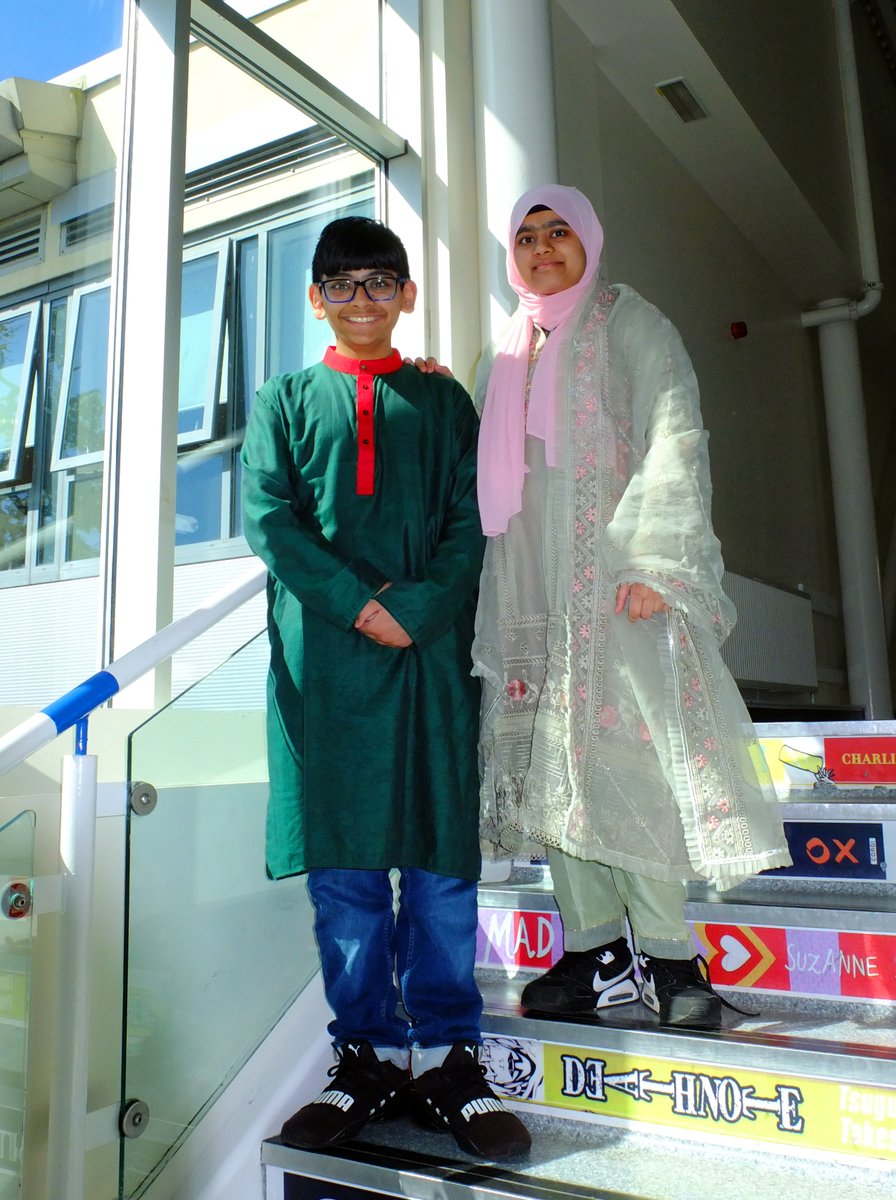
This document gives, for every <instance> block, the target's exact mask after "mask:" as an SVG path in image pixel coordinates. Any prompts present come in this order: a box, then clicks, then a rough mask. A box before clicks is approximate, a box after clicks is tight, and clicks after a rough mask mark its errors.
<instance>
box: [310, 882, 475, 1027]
mask: <svg viewBox="0 0 896 1200" xmlns="http://www.w3.org/2000/svg"><path fill="white" fill-rule="evenodd" d="M308 891H309V893H310V895H311V902H312V904H313V905H314V913H315V921H314V932H315V934H316V936H317V944H318V947H319V949H320V961H321V970H322V972H323V977H324V991H325V992H326V996H327V1001H328V1003H329V1005H330V1007H331V1008H332V1010H333V1012H334V1014H335V1020H333V1021H331V1022H330V1024H329V1026H328V1029H329V1031H330V1034H331V1035H332V1037H333V1040H334V1042H336V1043H341V1042H347V1041H354V1040H360V1039H364V1040H365V1041H368V1042H370V1043H371V1045H373V1046H398V1047H402V1048H404V1047H406V1046H412V1047H419V1048H422V1049H430V1048H432V1047H433V1046H450V1045H452V1044H453V1043H454V1042H460V1041H473V1042H478V1041H480V1040H481V1035H480V1030H479V1021H480V1018H481V1016H482V997H481V996H480V994H479V988H478V987H477V986H476V981H475V979H474V977H473V967H474V964H475V960H476V928H477V921H478V918H477V907H476V884H475V883H473V882H471V881H470V880H467V879H454V878H451V877H449V876H447V875H435V874H433V873H432V872H430V871H423V870H420V869H419V868H417V867H402V868H401V890H400V902H399V906H398V912H397V915H396V913H395V912H394V908H393V896H392V884H391V881H390V879H389V872H388V871H367V870H337V869H331V868H327V869H322V870H312V871H309V872H308ZM396 977H397V981H398V987H396ZM399 1003H401V1004H402V1005H403V1008H404V1012H405V1013H406V1014H407V1018H405V1017H403V1016H399V1014H398V1011H397V1010H398V1005H399ZM408 1022H410V1024H409V1023H408Z"/></svg>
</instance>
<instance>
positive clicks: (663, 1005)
mask: <svg viewBox="0 0 896 1200" xmlns="http://www.w3.org/2000/svg"><path fill="white" fill-rule="evenodd" d="M638 967H639V969H640V972H641V999H642V1000H643V1001H644V1003H645V1004H646V1005H647V1007H648V1008H652V1009H653V1011H654V1012H655V1013H657V1014H658V1015H659V1018H660V1024H662V1025H679V1026H683V1027H684V1028H687V1029H710V1030H717V1029H721V1028H722V1004H723V1001H722V998H721V997H720V996H717V995H716V993H715V992H714V991H713V987H712V984H711V982H710V980H709V970H708V968H707V965H706V960H705V959H704V958H702V957H701V956H700V955H697V957H696V958H681V959H679V958H656V957H654V955H652V954H639V955H638ZM737 1011H740V1010H737Z"/></svg>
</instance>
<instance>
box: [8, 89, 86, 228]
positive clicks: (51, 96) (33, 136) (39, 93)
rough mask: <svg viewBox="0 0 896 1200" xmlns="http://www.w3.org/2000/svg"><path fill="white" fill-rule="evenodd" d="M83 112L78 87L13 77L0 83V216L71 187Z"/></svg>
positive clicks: (45, 201)
mask: <svg viewBox="0 0 896 1200" xmlns="http://www.w3.org/2000/svg"><path fill="white" fill-rule="evenodd" d="M83 112H84V96H83V93H82V92H81V91H79V90H78V89H77V88H70V87H63V86H62V85H61V84H57V83H40V82H37V81H35V80H33V79H20V78H18V77H17V76H16V77H13V78H11V79H6V80H4V81H3V82H2V83H0V219H2V218H4V217H12V216H16V215H17V214H18V213H21V212H26V211H27V210H28V209H31V208H35V207H37V206H38V205H41V204H46V203H48V201H50V200H52V199H53V197H54V196H58V195H59V194H60V193H61V192H66V191H68V190H69V188H71V187H73V186H74V184H75V183H76V182H77V169H76V163H75V155H76V150H77V145H78V140H79V139H80V137H81V122H82V117H83Z"/></svg>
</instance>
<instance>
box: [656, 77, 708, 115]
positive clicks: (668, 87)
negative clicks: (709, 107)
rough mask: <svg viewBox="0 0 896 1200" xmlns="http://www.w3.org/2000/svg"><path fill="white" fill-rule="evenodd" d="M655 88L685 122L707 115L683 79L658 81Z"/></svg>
mask: <svg viewBox="0 0 896 1200" xmlns="http://www.w3.org/2000/svg"><path fill="white" fill-rule="evenodd" d="M656 90H657V91H658V92H659V94H660V95H661V96H662V97H663V99H664V100H666V101H667V102H668V104H669V105H671V107H672V108H673V109H674V111H675V114H676V116H678V117H680V119H681V120H682V121H684V123H685V124H688V123H689V122H691V121H702V120H703V118H704V117H708V116H709V113H708V112H707V111H706V109H705V108H704V107H703V105H702V104H701V103H700V101H699V100H698V99H697V97H696V96H695V95H694V93H693V92H692V91H691V89H690V87H689V86H688V85H687V84H686V83H685V81H684V80H683V79H667V80H666V82H665V83H658V84H657V85H656Z"/></svg>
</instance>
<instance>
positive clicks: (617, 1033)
mask: <svg viewBox="0 0 896 1200" xmlns="http://www.w3.org/2000/svg"><path fill="white" fill-rule="evenodd" d="M477 978H478V981H479V988H480V991H481V992H482V997H483V1002H484V1005H485V1013H486V1018H485V1019H486V1021H488V1019H489V1018H492V1020H493V1024H494V1022H495V1021H497V1022H499V1023H500V1024H501V1026H502V1029H501V1031H502V1032H503V1031H504V1027H505V1026H506V1027H507V1028H513V1029H514V1030H517V1029H518V1030H520V1036H529V1037H540V1038H545V1039H550V1040H552V1041H566V1040H568V1039H569V1038H573V1039H575V1038H576V1037H581V1038H582V1039H583V1044H588V1045H598V1044H599V1043H600V1041H601V1038H603V1039H604V1041H606V1042H608V1043H616V1042H618V1041H619V1040H620V1038H621V1036H622V1035H625V1036H627V1037H629V1038H631V1037H633V1036H634V1035H637V1036H638V1037H639V1040H640V1041H641V1042H642V1043H644V1042H646V1043H648V1044H650V1045H651V1050H650V1052H651V1053H654V1054H659V1055H668V1054H672V1053H675V1051H676V1047H680V1046H682V1045H683V1046H685V1047H686V1048H687V1050H686V1052H687V1054H688V1055H697V1056H698V1057H700V1058H702V1059H704V1060H706V1061H712V1060H713V1059H714V1058H716V1059H718V1060H719V1061H726V1060H730V1059H734V1060H742V1059H743V1060H745V1061H752V1064H753V1065H754V1066H756V1067H759V1066H760V1065H761V1060H763V1059H764V1060H767V1061H768V1062H773V1061H774V1060H775V1059H776V1058H778V1057H779V1056H781V1055H787V1056H788V1061H790V1062H792V1061H793V1059H794V1058H795V1057H796V1056H797V1055H799V1057H800V1058H801V1060H802V1061H801V1064H800V1066H801V1069H803V1070H807V1071H808V1072H809V1073H813V1074H814V1073H815V1072H816V1071H818V1073H825V1074H827V1075H830V1074H831V1069H832V1066H836V1067H838V1068H839V1072H845V1074H846V1077H847V1078H849V1079H858V1078H862V1077H865V1078H867V1081H868V1082H877V1083H883V1082H884V1075H886V1077H887V1081H888V1082H889V1081H892V1083H893V1084H896V1015H894V1010H893V1008H892V1007H891V1006H890V1005H871V1004H849V1005H846V1004H843V1003H839V1004H838V1003H836V1002H831V1001H827V1002H825V1001H821V1000H818V999H814V998H783V997H780V996H774V997H772V996H767V995H762V994H757V993H751V994H749V995H747V996H744V995H742V994H740V993H733V992H727V993H726V992H725V991H724V990H723V989H719V991H720V994H722V995H726V997H731V998H732V1000H733V1002H735V1003H738V1004H739V1005H743V1006H746V1007H750V1008H751V1009H753V1010H754V1011H755V1010H759V1012H758V1015H756V1016H741V1015H740V1014H738V1013H733V1012H730V1011H729V1010H728V1009H724V1010H723V1029H722V1031H721V1032H720V1033H698V1032H696V1031H690V1030H675V1031H671V1030H669V1029H663V1028H661V1027H660V1025H659V1024H658V1023H657V1020H656V1018H655V1016H654V1014H653V1013H651V1012H650V1011H649V1010H648V1009H646V1008H645V1007H644V1006H643V1005H642V1004H638V1003H636V1004H625V1005H619V1006H617V1007H616V1008H613V1009H611V1010H608V1011H607V1012H606V1013H605V1015H602V1016H597V1015H596V1014H594V1015H588V1014H586V1015H583V1016H581V1017H577V1018H575V1019H574V1020H573V1019H570V1018H568V1017H567V1018H556V1017H548V1016H539V1017H535V1018H533V1017H530V1016H527V1015H524V1014H523V1010H522V1008H521V1007H520V1002H519V997H520V992H521V991H522V988H523V986H524V982H525V981H524V980H521V979H516V980H513V979H508V978H507V977H506V976H505V975H503V974H501V973H500V972H497V971H495V972H492V971H480V972H478V974H477ZM508 1019H509V1020H510V1022H511V1023H512V1024H511V1025H508V1024H507V1022H508ZM524 1028H525V1030H526V1032H525V1034H524V1033H523V1032H522V1030H523V1029H524ZM533 1030H534V1032H533ZM490 1031H496V1030H490ZM813 1056H814V1057H815V1058H817V1059H818V1062H817V1063H814V1062H813Z"/></svg>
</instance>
